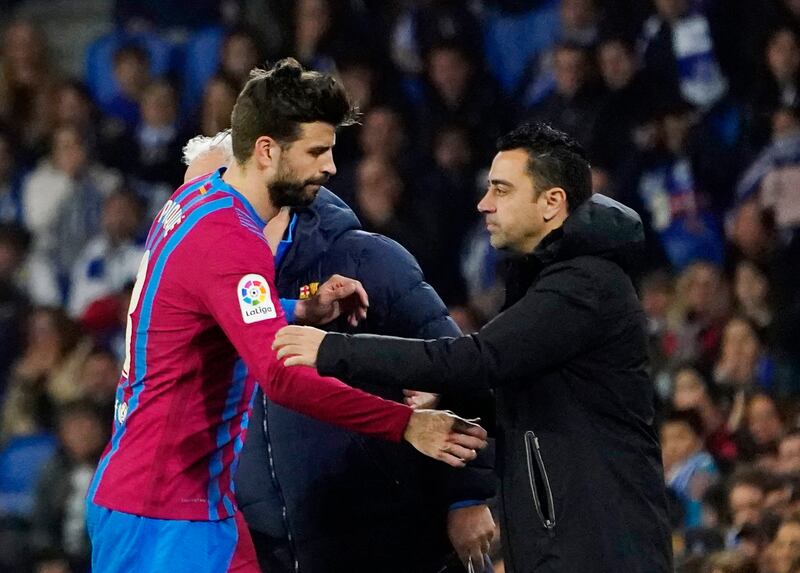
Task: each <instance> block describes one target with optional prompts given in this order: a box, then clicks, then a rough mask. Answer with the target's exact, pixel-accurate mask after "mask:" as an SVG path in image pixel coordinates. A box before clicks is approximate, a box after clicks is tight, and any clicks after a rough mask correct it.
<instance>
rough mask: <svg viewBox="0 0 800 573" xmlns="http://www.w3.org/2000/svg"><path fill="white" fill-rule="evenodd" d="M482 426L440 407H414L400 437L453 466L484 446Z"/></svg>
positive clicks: (429, 455)
mask: <svg viewBox="0 0 800 573" xmlns="http://www.w3.org/2000/svg"><path fill="white" fill-rule="evenodd" d="M486 436H487V434H486V430H484V429H483V428H481V427H480V426H479V425H478V424H476V423H475V422H473V421H470V420H465V419H463V418H460V417H458V416H456V415H455V414H453V413H452V412H444V411H441V410H415V411H414V413H413V414H411V418H410V419H409V421H408V426H406V431H405V433H404V434H403V438H404V439H405V440H406V441H407V442H408V443H409V444H411V445H412V446H414V447H415V448H416V449H417V450H419V451H420V452H422V453H423V454H425V455H426V456H428V457H431V458H433V459H435V460H439V461H441V462H444V463H446V464H448V465H451V466H453V467H456V468H461V467H464V466H465V465H466V464H467V462H469V461H471V460H474V459H475V456H477V455H478V454H477V453H476V450H481V449H483V448H485V447H486Z"/></svg>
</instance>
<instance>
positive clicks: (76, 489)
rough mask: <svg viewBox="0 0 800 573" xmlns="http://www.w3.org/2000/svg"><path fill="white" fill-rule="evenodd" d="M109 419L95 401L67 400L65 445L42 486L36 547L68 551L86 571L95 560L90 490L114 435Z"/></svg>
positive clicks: (75, 566) (61, 420) (62, 427)
mask: <svg viewBox="0 0 800 573" xmlns="http://www.w3.org/2000/svg"><path fill="white" fill-rule="evenodd" d="M106 419H107V418H106V417H105V416H101V414H100V413H99V412H98V411H97V409H96V408H95V407H94V405H93V404H91V403H87V402H74V403H68V404H65V405H64V406H63V407H62V408H61V410H60V411H59V413H58V438H59V446H60V447H59V450H58V452H57V453H56V454H55V456H54V457H53V459H51V460H50V462H49V463H48V464H47V466H46V467H45V468H44V469H43V470H42V474H41V476H40V477H39V483H38V486H37V491H36V501H35V508H34V512H33V525H32V530H33V531H32V537H31V538H32V542H33V546H34V549H36V550H39V551H45V550H48V549H49V550H56V551H60V552H63V554H64V556H65V557H66V558H67V560H68V562H69V563H70V567H71V568H72V570H73V571H85V570H86V569H87V568H88V567H89V566H90V564H91V549H90V546H89V538H88V536H87V534H86V518H85V514H86V492H87V491H88V489H89V483H90V482H91V481H92V476H93V475H94V471H95V469H96V468H97V461H98V460H99V459H100V454H101V452H102V451H103V447H104V446H105V444H106V442H107V440H108V430H107V424H106V423H105V421H106Z"/></svg>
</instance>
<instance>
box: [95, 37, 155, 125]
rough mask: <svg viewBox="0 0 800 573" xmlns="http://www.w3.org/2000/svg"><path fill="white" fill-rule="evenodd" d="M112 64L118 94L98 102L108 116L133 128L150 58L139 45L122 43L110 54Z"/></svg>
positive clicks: (136, 119)
mask: <svg viewBox="0 0 800 573" xmlns="http://www.w3.org/2000/svg"><path fill="white" fill-rule="evenodd" d="M113 62H114V63H113V70H114V79H115V80H116V84H117V88H118V91H117V92H116V93H115V94H114V95H113V96H112V97H111V98H110V99H109V100H108V101H104V102H100V103H101V105H102V107H103V111H104V112H105V113H106V114H107V115H108V116H109V117H111V118H114V119H116V120H118V121H120V122H121V123H122V124H123V125H124V126H125V127H126V128H128V129H133V128H134V127H136V124H137V123H139V104H140V103H141V100H142V96H143V95H144V91H145V89H146V88H147V86H148V84H149V83H150V81H151V78H150V56H149V55H148V53H147V50H145V49H144V48H142V47H141V46H138V45H136V44H132V43H131V44H124V45H122V46H120V47H119V48H118V49H117V50H116V51H115V52H114V56H113Z"/></svg>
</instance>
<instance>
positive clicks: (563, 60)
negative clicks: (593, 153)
mask: <svg viewBox="0 0 800 573" xmlns="http://www.w3.org/2000/svg"><path fill="white" fill-rule="evenodd" d="M553 75H554V78H555V85H554V89H553V90H552V92H551V93H549V94H548V95H547V96H545V97H544V98H543V99H542V100H541V101H540V102H539V103H537V104H535V105H534V106H533V107H531V108H530V109H529V110H528V112H527V115H528V116H529V117H531V118H532V119H536V120H539V121H544V122H547V123H549V124H551V125H553V126H554V127H557V128H558V129H563V130H564V131H566V132H568V133H570V134H572V135H573V136H574V137H575V138H576V139H577V140H578V142H579V143H580V144H582V145H583V146H584V147H586V148H591V146H592V133H593V132H594V129H595V122H596V121H597V115H598V111H599V108H600V103H601V97H602V92H601V91H599V90H598V88H597V85H596V84H595V82H594V80H593V75H594V74H593V67H592V61H591V59H590V56H589V52H588V51H587V50H586V49H585V48H583V47H581V46H579V45H577V44H566V43H565V44H559V45H558V46H556V48H555V50H554V52H553Z"/></svg>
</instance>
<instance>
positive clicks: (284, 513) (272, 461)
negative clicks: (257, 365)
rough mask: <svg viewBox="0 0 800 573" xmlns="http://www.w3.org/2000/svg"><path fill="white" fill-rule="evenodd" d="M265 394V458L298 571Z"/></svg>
mask: <svg viewBox="0 0 800 573" xmlns="http://www.w3.org/2000/svg"><path fill="white" fill-rule="evenodd" d="M267 404H268V402H267V395H266V394H264V395H263V401H262V404H261V405H262V407H263V408H264V423H263V428H262V429H263V431H264V438H265V439H266V441H267V458H268V460H269V474H270V477H271V478H272V483H273V485H274V486H275V491H277V492H278V497H279V498H280V500H281V519H282V520H283V526H284V528H285V529H286V537H287V540H288V541H289V551H291V554H292V561H293V563H294V572H295V573H300V562H299V561H298V560H297V550H296V549H295V547H294V537H292V530H291V529H289V518H288V511H287V509H286V501H285V500H284V498H283V491H282V490H281V484H280V482H279V481H278V474H277V473H276V472H275V459H274V458H273V457H272V442H271V441H270V437H269V427H268V425H267V420H268V417H269V416H268V408H267Z"/></svg>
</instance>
